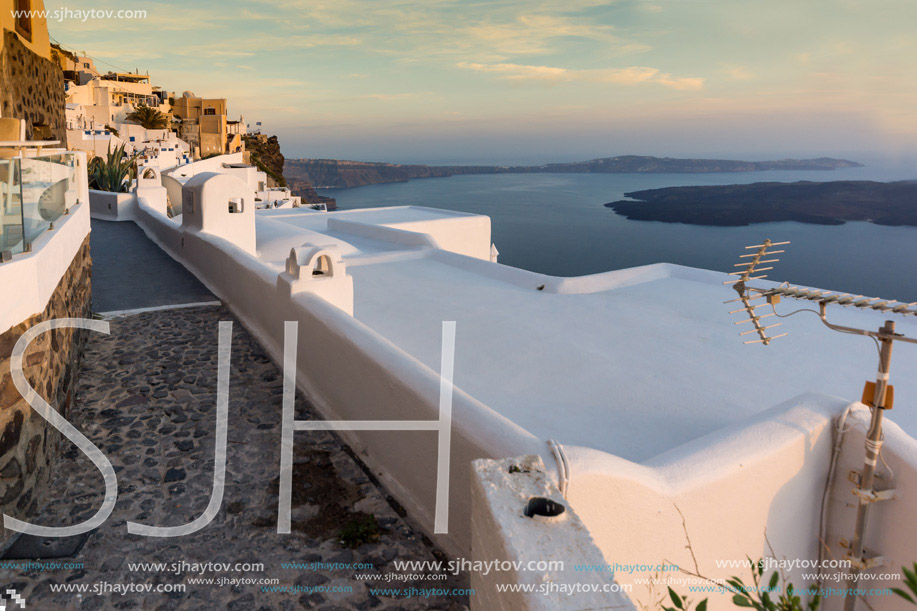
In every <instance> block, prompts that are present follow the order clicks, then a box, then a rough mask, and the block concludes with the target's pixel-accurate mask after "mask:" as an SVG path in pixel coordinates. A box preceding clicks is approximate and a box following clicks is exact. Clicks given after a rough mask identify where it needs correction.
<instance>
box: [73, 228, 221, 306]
mask: <svg viewBox="0 0 917 611" xmlns="http://www.w3.org/2000/svg"><path fill="white" fill-rule="evenodd" d="M89 247H90V250H91V252H92V261H93V268H92V309H93V311H95V312H111V311H114V310H131V309H135V308H146V307H153V306H163V305H175V304H181V303H200V302H205V301H214V300H215V299H216V297H214V296H213V294H212V293H211V292H210V291H208V290H207V288H206V287H205V286H204V285H203V284H201V282H200V281H199V280H198V279H197V278H195V277H194V275H193V274H192V273H191V272H189V271H188V270H186V269H185V268H184V267H182V265H181V264H180V263H178V262H177V261H175V260H174V259H173V258H172V257H170V256H169V255H167V254H166V253H165V251H163V250H162V249H161V248H159V246H157V245H156V244H154V243H153V242H152V241H151V240H150V239H149V238H148V237H146V234H145V233H143V230H142V229H140V227H138V226H137V225H135V224H134V223H131V222H117V221H100V220H98V219H92V231H91V232H90V234H89Z"/></svg>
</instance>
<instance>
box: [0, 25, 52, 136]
mask: <svg viewBox="0 0 917 611" xmlns="http://www.w3.org/2000/svg"><path fill="white" fill-rule="evenodd" d="M65 105H66V102H65V95H64V73H63V72H62V71H61V69H60V68H59V67H58V66H56V65H55V64H54V63H52V62H51V61H50V60H47V59H45V58H43V57H40V56H38V55H36V54H35V53H32V51H30V50H29V49H28V48H27V47H26V46H25V45H24V44H22V41H20V40H19V37H18V36H17V35H16V34H15V33H14V32H10V31H8V30H5V31H4V32H3V49H2V50H0V114H2V116H4V117H15V118H17V119H25V121H26V138H27V139H30V138H35V139H48V138H49V139H51V140H60V141H61V142H62V143H66V141H67V122H66V117H65V115H64V107H65ZM33 126H45V127H41V128H35V129H33Z"/></svg>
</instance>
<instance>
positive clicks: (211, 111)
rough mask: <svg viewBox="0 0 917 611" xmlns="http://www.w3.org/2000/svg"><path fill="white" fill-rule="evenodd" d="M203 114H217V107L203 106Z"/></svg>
mask: <svg viewBox="0 0 917 611" xmlns="http://www.w3.org/2000/svg"><path fill="white" fill-rule="evenodd" d="M204 114H205V115H215V114H217V109H216V108H205V109H204Z"/></svg>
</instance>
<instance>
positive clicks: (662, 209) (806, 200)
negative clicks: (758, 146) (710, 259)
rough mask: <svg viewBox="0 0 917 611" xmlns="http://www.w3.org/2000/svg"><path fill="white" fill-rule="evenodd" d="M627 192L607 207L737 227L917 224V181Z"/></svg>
mask: <svg viewBox="0 0 917 611" xmlns="http://www.w3.org/2000/svg"><path fill="white" fill-rule="evenodd" d="M624 196H625V197H628V198H630V199H627V200H619V201H616V202H611V203H608V204H605V205H606V206H608V207H609V208H612V209H613V210H614V211H615V212H616V213H618V214H620V215H622V216H625V217H627V218H628V219H631V220H636V221H661V222H663V223H686V224H689V225H717V226H733V227H737V226H744V225H752V224H755V223H772V222H777V221H797V222H800V223H812V224H817V225H842V224H843V223H844V222H846V221H868V222H871V223H875V224H877V225H911V226H917V180H905V181H897V182H873V181H865V180H837V181H830V182H804V181H803V182H791V183H782V182H756V183H752V184H746V185H719V186H709V187H668V188H664V189H647V190H644V191H633V192H631V193H625V194H624Z"/></svg>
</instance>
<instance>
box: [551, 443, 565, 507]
mask: <svg viewBox="0 0 917 611" xmlns="http://www.w3.org/2000/svg"><path fill="white" fill-rule="evenodd" d="M548 447H549V448H551V453H552V454H554V460H555V461H556V462H557V476H558V482H557V487H558V488H560V493H561V495H563V497H564V498H567V484H569V483H570V463H568V462H567V454H566V453H565V452H564V447H563V446H562V445H560V444H559V443H558V442H556V441H554V440H553V439H548Z"/></svg>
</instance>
